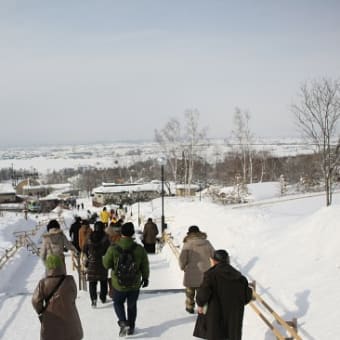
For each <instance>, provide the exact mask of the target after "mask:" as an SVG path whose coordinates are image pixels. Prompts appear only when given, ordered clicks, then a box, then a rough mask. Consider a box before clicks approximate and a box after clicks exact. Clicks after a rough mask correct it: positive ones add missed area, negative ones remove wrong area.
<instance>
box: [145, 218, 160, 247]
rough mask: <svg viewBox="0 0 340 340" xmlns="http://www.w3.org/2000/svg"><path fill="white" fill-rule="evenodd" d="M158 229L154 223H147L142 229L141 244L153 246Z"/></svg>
mask: <svg viewBox="0 0 340 340" xmlns="http://www.w3.org/2000/svg"><path fill="white" fill-rule="evenodd" d="M157 235H158V228H157V225H156V224H155V223H154V222H152V221H151V222H147V223H146V224H145V226H144V229H143V242H144V243H145V244H155V243H156V236H157Z"/></svg>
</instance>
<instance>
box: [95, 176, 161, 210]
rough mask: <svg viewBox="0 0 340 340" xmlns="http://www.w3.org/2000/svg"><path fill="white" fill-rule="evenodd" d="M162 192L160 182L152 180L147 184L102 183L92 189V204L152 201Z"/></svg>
mask: <svg viewBox="0 0 340 340" xmlns="http://www.w3.org/2000/svg"><path fill="white" fill-rule="evenodd" d="M160 194H161V183H160V182H150V183H145V184H136V183H128V184H114V183H102V185H101V186H100V187H97V188H94V189H93V190H92V196H93V199H92V204H93V205H94V206H97V207H99V206H103V205H106V204H116V205H121V204H123V205H124V204H132V203H135V202H138V201H139V202H142V201H150V200H152V199H155V198H157V197H159V196H160Z"/></svg>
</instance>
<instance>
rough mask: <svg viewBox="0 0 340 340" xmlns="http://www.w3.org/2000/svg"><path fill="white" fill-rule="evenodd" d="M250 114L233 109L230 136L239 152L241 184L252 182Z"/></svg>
mask: <svg viewBox="0 0 340 340" xmlns="http://www.w3.org/2000/svg"><path fill="white" fill-rule="evenodd" d="M249 121H250V114H249V112H248V111H242V110H241V109H240V108H239V107H236V108H235V113H234V126H235V129H234V130H233V131H232V136H233V137H234V138H235V139H236V141H237V144H238V150H239V157H240V161H241V166H242V177H243V183H247V182H248V180H249V183H252V181H253V156H254V150H253V149H252V147H251V143H252V142H253V134H252V133H251V131H250V128H249Z"/></svg>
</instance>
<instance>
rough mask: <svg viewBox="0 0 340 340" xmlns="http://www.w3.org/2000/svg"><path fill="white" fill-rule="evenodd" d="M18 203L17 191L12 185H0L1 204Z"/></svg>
mask: <svg viewBox="0 0 340 340" xmlns="http://www.w3.org/2000/svg"><path fill="white" fill-rule="evenodd" d="M16 201H17V195H16V192H15V189H14V188H13V186H12V184H11V183H0V203H14V202H16Z"/></svg>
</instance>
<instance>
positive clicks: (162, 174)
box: [161, 164, 165, 234]
mask: <svg viewBox="0 0 340 340" xmlns="http://www.w3.org/2000/svg"><path fill="white" fill-rule="evenodd" d="M161 176H162V234H164V229H165V217H164V164H161Z"/></svg>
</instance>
